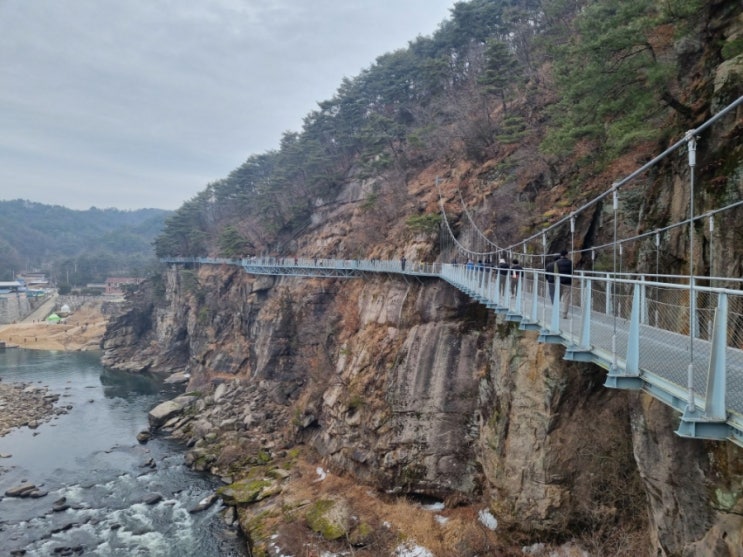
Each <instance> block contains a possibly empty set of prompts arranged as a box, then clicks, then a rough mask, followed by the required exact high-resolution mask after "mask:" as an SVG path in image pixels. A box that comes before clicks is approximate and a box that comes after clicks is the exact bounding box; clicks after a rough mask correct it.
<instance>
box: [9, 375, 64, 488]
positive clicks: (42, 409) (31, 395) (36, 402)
mask: <svg viewBox="0 0 743 557" xmlns="http://www.w3.org/2000/svg"><path fill="white" fill-rule="evenodd" d="M59 396H60V395H59V394H50V393H49V391H48V389H47V388H46V387H42V386H39V385H27V384H24V383H2V382H0V437H2V436H3V435H5V434H7V433H8V432H10V431H12V430H13V429H15V428H17V427H23V426H28V427H29V428H31V429H36V428H37V427H39V425H41V424H42V423H43V422H45V421H47V420H48V419H50V418H51V417H52V416H54V415H56V414H65V413H67V410H69V408H56V409H55V407H54V403H55V402H57V401H58V400H59ZM0 473H1V472H0Z"/></svg>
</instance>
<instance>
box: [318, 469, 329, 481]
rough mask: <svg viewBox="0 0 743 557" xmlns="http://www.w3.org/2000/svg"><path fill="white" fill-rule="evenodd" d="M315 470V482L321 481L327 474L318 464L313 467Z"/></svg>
mask: <svg viewBox="0 0 743 557" xmlns="http://www.w3.org/2000/svg"><path fill="white" fill-rule="evenodd" d="M315 472H317V479H316V480H315V481H316V482H321V481H323V480H324V479H325V478H326V477H327V476H328V475H327V474H326V473H325V470H323V469H322V468H320V467H319V466H318V467H317V468H316V469H315Z"/></svg>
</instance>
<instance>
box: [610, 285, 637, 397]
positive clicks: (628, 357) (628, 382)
mask: <svg viewBox="0 0 743 557" xmlns="http://www.w3.org/2000/svg"><path fill="white" fill-rule="evenodd" d="M640 288H641V287H640V285H638V284H635V288H634V292H633V294H632V310H631V312H630V322H629V333H628V337H627V352H626V354H625V360H624V361H625V364H624V371H620V370H619V369H616V368H614V367H613V366H612V368H610V369H609V373H608V374H607V375H606V381H605V382H604V387H608V388H611V389H630V390H640V389H642V386H643V381H642V379H641V378H640ZM607 290H608V288H607Z"/></svg>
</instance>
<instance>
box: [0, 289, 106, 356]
mask: <svg viewBox="0 0 743 557" xmlns="http://www.w3.org/2000/svg"><path fill="white" fill-rule="evenodd" d="M101 303H102V302H101V301H90V302H85V303H84V304H83V305H82V306H81V307H80V308H79V309H78V310H77V311H75V313H73V314H72V315H70V316H69V317H68V318H67V319H66V320H65V322H64V323H59V324H56V325H53V324H49V323H46V322H37V323H14V324H12V325H3V326H0V341H2V342H5V344H6V345H7V346H17V347H21V348H29V349H33V350H67V351H80V350H97V349H98V348H99V344H100V341H101V339H102V338H103V333H104V332H105V331H106V317H105V316H104V315H103V313H101Z"/></svg>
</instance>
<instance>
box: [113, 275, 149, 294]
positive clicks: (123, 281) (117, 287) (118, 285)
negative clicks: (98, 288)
mask: <svg viewBox="0 0 743 557" xmlns="http://www.w3.org/2000/svg"><path fill="white" fill-rule="evenodd" d="M143 280H144V279H141V278H135V277H108V278H107V279H106V290H105V294H106V295H107V296H121V295H123V294H124V290H123V288H122V287H123V286H125V285H128V284H131V285H135V286H136V285H137V284H139V283H140V282H142V281H143Z"/></svg>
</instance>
